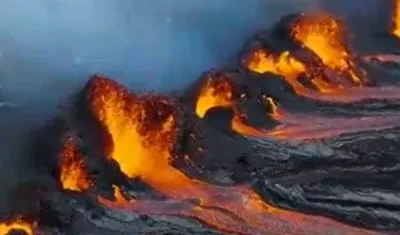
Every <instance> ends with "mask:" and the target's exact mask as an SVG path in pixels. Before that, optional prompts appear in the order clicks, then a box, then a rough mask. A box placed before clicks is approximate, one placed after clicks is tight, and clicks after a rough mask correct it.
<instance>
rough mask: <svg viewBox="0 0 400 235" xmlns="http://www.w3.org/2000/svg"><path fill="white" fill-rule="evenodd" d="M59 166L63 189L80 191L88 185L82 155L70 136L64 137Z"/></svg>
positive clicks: (88, 181)
mask: <svg viewBox="0 0 400 235" xmlns="http://www.w3.org/2000/svg"><path fill="white" fill-rule="evenodd" d="M59 168H60V170H59V171H60V178H59V180H60V183H61V186H62V188H63V189H66V190H71V191H77V192H80V191H83V190H85V189H87V188H89V187H90V185H91V182H90V179H89V177H88V175H87V174H86V171H85V168H84V162H83V156H82V154H81V153H80V152H79V149H78V148H77V146H76V143H75V142H74V139H73V138H72V137H70V136H68V137H67V138H66V140H65V143H64V145H63V147H62V148H61V150H60V163H59Z"/></svg>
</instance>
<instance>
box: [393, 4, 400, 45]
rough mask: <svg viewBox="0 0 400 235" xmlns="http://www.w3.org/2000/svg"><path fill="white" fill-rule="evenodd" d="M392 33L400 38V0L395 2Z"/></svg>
mask: <svg viewBox="0 0 400 235" xmlns="http://www.w3.org/2000/svg"><path fill="white" fill-rule="evenodd" d="M392 14H393V17H392V29H391V32H392V34H393V35H395V36H396V37H398V38H400V0H394V6H393V13H392Z"/></svg>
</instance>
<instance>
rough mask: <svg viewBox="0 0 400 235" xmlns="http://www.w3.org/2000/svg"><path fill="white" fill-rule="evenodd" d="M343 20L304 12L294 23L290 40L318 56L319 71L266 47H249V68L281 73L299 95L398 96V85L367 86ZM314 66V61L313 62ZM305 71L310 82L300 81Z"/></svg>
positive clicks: (343, 98)
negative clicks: (348, 40) (320, 62)
mask: <svg viewBox="0 0 400 235" xmlns="http://www.w3.org/2000/svg"><path fill="white" fill-rule="evenodd" d="M345 33H346V32H345V30H344V29H343V26H342V24H341V23H340V22H339V21H338V20H336V19H334V18H333V17H332V16H330V15H328V14H324V13H318V14H303V15H301V16H300V17H299V19H298V20H297V21H296V22H295V23H294V24H293V26H292V29H291V37H292V40H293V41H295V42H297V43H298V44H300V45H301V46H302V47H303V48H307V49H309V50H311V51H312V52H313V53H314V54H315V55H316V56H317V57H318V60H320V61H322V64H321V65H318V66H319V67H321V68H319V71H321V70H322V71H323V72H317V73H315V71H313V70H310V67H312V66H311V65H309V64H306V63H305V62H304V61H301V60H299V59H298V58H296V57H295V56H294V55H293V53H292V52H291V51H284V52H282V53H280V54H274V53H271V52H270V50H269V49H268V48H260V49H257V50H254V51H251V52H250V53H249V54H247V55H245V56H244V58H243V65H244V67H246V68H247V69H248V70H250V71H252V72H254V73H258V74H264V73H274V74H277V75H280V76H282V77H283V78H284V79H285V80H286V82H288V83H289V84H290V85H291V86H292V87H293V89H294V90H295V92H296V93H297V94H298V95H301V96H305V97H309V98H312V99H315V100H320V101H326V102H336V103H338V102H340V103H352V102H357V101H362V100H370V99H375V100H387V99H391V100H400V88H398V87H395V86H387V87H368V86H366V80H368V74H366V72H365V71H364V70H363V69H361V68H358V67H359V66H357V63H356V61H355V60H356V59H355V56H354V53H353V52H352V51H351V50H350V48H349V47H348V46H347V44H346V42H345V40H344V39H343V38H344V36H343V34H345ZM314 66H315V65H314ZM301 75H305V76H306V77H307V78H308V79H309V82H310V83H311V86H307V85H305V84H303V83H301V82H300V80H299V78H300V76H301Z"/></svg>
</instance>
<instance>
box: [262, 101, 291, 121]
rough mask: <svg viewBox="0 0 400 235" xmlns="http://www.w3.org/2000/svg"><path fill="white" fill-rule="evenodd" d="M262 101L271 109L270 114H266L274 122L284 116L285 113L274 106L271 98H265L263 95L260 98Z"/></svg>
mask: <svg viewBox="0 0 400 235" xmlns="http://www.w3.org/2000/svg"><path fill="white" fill-rule="evenodd" d="M262 98H263V99H264V102H265V103H266V104H267V105H269V107H271V110H270V112H269V113H268V115H269V116H271V117H272V118H273V119H275V120H279V119H281V118H283V117H284V116H285V113H284V112H283V111H282V110H281V109H280V108H278V105H277V104H276V102H275V100H274V99H272V97H267V96H265V95H263V97H262Z"/></svg>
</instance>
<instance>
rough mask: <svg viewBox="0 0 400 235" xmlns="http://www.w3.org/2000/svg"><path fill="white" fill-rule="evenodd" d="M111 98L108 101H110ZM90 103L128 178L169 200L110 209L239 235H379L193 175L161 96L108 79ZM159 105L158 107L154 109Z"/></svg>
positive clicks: (93, 84)
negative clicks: (185, 168) (177, 151)
mask: <svg viewBox="0 0 400 235" xmlns="http://www.w3.org/2000/svg"><path fill="white" fill-rule="evenodd" d="M105 97H107V99H105ZM87 101H88V104H89V107H90V109H91V111H92V114H93V115H94V117H96V119H97V120H98V121H99V123H100V124H101V125H102V126H103V127H104V131H105V133H107V134H108V135H110V137H109V138H110V141H109V142H108V143H105V144H107V145H106V146H107V147H106V148H105V151H107V152H106V154H107V155H108V156H110V157H111V158H112V159H114V160H115V161H116V162H118V164H119V165H120V167H121V170H122V171H123V172H124V173H125V174H126V175H127V176H128V177H129V178H139V179H140V180H142V181H143V182H145V183H146V184H147V185H149V186H150V187H151V188H153V189H154V190H155V191H156V192H158V193H159V194H161V195H163V196H165V197H166V199H165V200H159V201H158V200H143V199H125V198H124V197H123V196H122V195H121V194H120V193H119V192H120V191H119V190H116V194H115V197H116V200H115V201H112V200H108V199H105V198H102V197H98V200H99V202H100V203H102V204H103V205H104V206H106V207H108V208H114V209H122V210H127V211H132V212H135V213H139V214H152V215H180V216H187V217H192V218H196V219H199V220H201V221H203V222H204V223H206V224H208V225H210V226H212V227H215V228H217V229H219V230H221V231H226V232H234V233H238V234H260V235H261V234H277V235H278V234H288V233H291V232H292V231H296V233H297V234H310V233H311V234H327V231H328V230H330V229H332V228H333V227H335V228H334V229H335V230H336V231H337V232H339V231H341V232H344V231H346V232H350V233H352V234H375V233H374V232H370V231H367V230H363V229H359V228H353V227H350V226H347V225H343V224H340V223H337V222H334V221H333V220H330V219H327V218H323V217H318V216H311V215H303V214H300V213H297V212H290V211H286V210H282V209H279V208H275V207H273V206H271V205H269V204H267V203H265V202H264V201H263V200H262V199H261V198H260V196H259V195H257V194H256V193H255V192H253V191H252V190H251V189H250V188H248V187H245V186H234V187H222V186H215V185H211V184H208V183H206V182H202V181H198V180H196V179H191V178H189V177H188V176H186V175H185V174H184V173H182V172H181V171H180V170H178V169H177V168H174V167H173V166H172V165H171V159H172V158H173V146H174V144H175V142H174V141H175V138H176V135H177V131H178V129H177V126H176V124H177V113H176V112H174V110H175V109H176V106H175V105H174V103H173V102H171V101H166V100H164V99H163V98H162V97H158V96H146V95H144V96H140V95H135V94H131V93H129V92H128V91H127V90H126V89H125V88H123V87H121V86H120V85H118V84H117V83H116V82H114V81H112V80H109V79H106V78H99V77H97V78H95V79H92V80H91V81H90V86H89V92H88V96H87ZM155 107H157V108H155Z"/></svg>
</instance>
